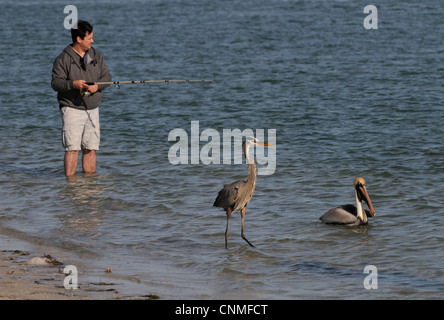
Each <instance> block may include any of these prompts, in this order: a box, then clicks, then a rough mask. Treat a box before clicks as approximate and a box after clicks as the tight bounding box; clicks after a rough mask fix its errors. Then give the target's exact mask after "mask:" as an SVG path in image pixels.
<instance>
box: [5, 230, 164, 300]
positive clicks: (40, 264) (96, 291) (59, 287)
mask: <svg viewBox="0 0 444 320" xmlns="http://www.w3.org/2000/svg"><path fill="white" fill-rule="evenodd" d="M0 248H2V249H1V250H0V300H122V299H123V300H145V299H159V297H158V296H157V295H156V294H151V293H148V294H146V295H145V294H144V295H133V294H127V293H126V292H125V291H126V285H127V284H126V283H125V281H123V280H122V279H121V278H120V277H119V274H118V272H114V273H113V270H112V269H110V268H103V269H93V270H91V269H88V268H87V267H86V266H85V265H84V264H82V263H81V259H79V258H78V257H75V258H73V257H71V256H69V255H67V254H66V252H61V251H59V250H57V249H54V248H42V247H41V246H36V245H32V244H30V243H26V242H22V241H20V240H17V239H11V238H8V237H5V236H0ZM64 261H69V262H70V263H69V264H68V263H64ZM72 262H74V263H75V265H76V266H78V268H79V269H78V270H81V272H80V271H78V275H77V276H78V277H77V288H76V289H72V288H71V289H69V288H68V289H67V288H66V287H65V285H66V286H69V285H70V284H72V280H71V281H67V282H66V281H65V280H66V278H67V277H69V276H70V274H69V273H68V272H67V271H66V272H67V273H65V267H66V265H71V263H72ZM65 282H66V283H65Z"/></svg>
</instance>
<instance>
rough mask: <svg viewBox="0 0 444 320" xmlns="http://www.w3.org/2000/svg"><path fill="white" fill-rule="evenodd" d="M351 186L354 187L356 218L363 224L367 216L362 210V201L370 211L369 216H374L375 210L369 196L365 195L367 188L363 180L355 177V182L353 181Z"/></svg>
mask: <svg viewBox="0 0 444 320" xmlns="http://www.w3.org/2000/svg"><path fill="white" fill-rule="evenodd" d="M353 185H354V186H355V196H356V207H357V209H358V217H359V218H360V219H361V220H362V221H363V222H367V214H366V213H365V211H364V209H363V208H362V201H363V200H364V201H365V203H367V206H368V208H369V209H370V214H371V215H372V216H375V209H374V208H373V205H372V202H371V200H370V196H369V195H368V193H367V188H366V187H365V180H364V178H362V177H356V178H355V180H354V181H353Z"/></svg>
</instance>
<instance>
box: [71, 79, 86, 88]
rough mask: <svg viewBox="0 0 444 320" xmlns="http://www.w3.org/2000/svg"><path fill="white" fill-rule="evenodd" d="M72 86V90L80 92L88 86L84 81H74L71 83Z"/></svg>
mask: <svg viewBox="0 0 444 320" xmlns="http://www.w3.org/2000/svg"><path fill="white" fill-rule="evenodd" d="M72 84H73V85H74V88H76V89H79V90H80V91H81V90H85V89H88V87H89V86H88V85H87V84H86V81H85V80H74V82H73V83H72Z"/></svg>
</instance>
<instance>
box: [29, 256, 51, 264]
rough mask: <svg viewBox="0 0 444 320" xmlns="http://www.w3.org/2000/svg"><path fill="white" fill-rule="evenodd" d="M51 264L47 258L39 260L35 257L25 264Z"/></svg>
mask: <svg viewBox="0 0 444 320" xmlns="http://www.w3.org/2000/svg"><path fill="white" fill-rule="evenodd" d="M49 263H51V261H50V260H49V259H47V258H39V257H34V258H31V259H30V260H29V261H27V262H25V264H28V265H45V264H49Z"/></svg>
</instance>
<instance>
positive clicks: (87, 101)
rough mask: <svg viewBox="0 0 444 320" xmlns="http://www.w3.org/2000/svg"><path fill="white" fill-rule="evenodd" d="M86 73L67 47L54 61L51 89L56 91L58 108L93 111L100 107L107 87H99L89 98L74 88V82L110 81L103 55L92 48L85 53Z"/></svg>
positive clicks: (76, 56)
mask: <svg viewBox="0 0 444 320" xmlns="http://www.w3.org/2000/svg"><path fill="white" fill-rule="evenodd" d="M87 55H88V59H87V65H86V71H84V70H83V69H82V67H81V63H80V59H81V58H80V56H79V55H78V54H77V53H76V52H75V51H74V50H73V49H72V47H71V45H69V46H67V47H66V48H65V49H64V50H63V52H62V53H61V54H60V55H59V56H58V57H57V58H56V59H55V61H54V66H53V69H52V81H51V87H52V88H53V89H54V90H55V91H57V99H58V101H59V106H60V108H62V107H71V108H76V109H81V110H85V109H87V110H91V109H95V108H97V107H98V106H99V105H100V101H101V100H102V97H103V92H102V90H104V89H105V88H106V87H107V86H108V85H99V90H98V91H97V92H95V93H93V94H91V95H90V96H82V95H81V94H80V90H78V89H76V88H74V85H73V82H74V80H85V81H86V82H104V81H111V79H112V77H111V73H110V72H109V69H108V67H107V66H106V64H105V61H104V59H103V55H102V54H100V53H99V52H98V51H97V50H95V49H94V48H91V49H89V50H88V52H87Z"/></svg>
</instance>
